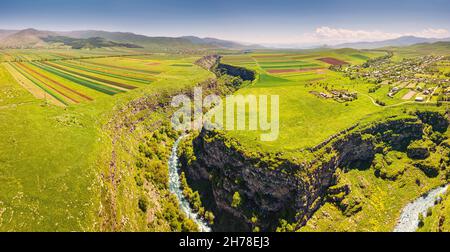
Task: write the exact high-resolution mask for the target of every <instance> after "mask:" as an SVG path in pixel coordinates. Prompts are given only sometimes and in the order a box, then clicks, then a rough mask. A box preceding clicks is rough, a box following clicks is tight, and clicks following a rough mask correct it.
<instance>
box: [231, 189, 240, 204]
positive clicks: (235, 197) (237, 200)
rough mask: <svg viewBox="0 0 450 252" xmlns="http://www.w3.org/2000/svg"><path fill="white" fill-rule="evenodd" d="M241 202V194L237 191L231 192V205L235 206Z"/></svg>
mask: <svg viewBox="0 0 450 252" xmlns="http://www.w3.org/2000/svg"><path fill="white" fill-rule="evenodd" d="M240 204H241V195H240V194H239V192H235V193H234V194H233V201H232V202H231V206H232V207H234V208H237V207H238V206H239V205H240Z"/></svg>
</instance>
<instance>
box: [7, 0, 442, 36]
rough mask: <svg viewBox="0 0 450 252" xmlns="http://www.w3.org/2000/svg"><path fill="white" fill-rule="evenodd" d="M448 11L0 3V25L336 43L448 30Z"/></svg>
mask: <svg viewBox="0 0 450 252" xmlns="http://www.w3.org/2000/svg"><path fill="white" fill-rule="evenodd" d="M449 17H450V4H449V2H448V0H428V1H417V0H409V1H405V0H396V1H387V0H378V1H362V0H360V1H354V0H340V1H337V0H334V1H333V0H322V1H311V0H308V1H299V0H297V1H293V0H279V1H274V0H272V1H268V0H259V1H253V0H247V1H245V0H240V1H236V0H226V1H225V0H221V1H216V0H208V1H200V0H187V1H181V0H179V1H175V0H164V1H162V0H150V1H149V0H147V1H144V0H127V1H117V0H110V1H105V0H77V1H60V0H59V1H56V0H34V1H26V0H22V1H21V0H15V1H4V0H2V1H1V2H0V29H22V28H29V27H33V28H37V29H45V30H58V31H67V30H84V29H96V30H108V31H127V32H135V33H140V34H145V35H151V36H183V35H196V36H201V37H217V38H223V39H231V40H236V41H243V42H250V43H264V44H313V43H316V44H317V43H324V44H325V43H328V44H333V43H340V42H352V41H360V40H381V39H388V38H393V37H398V36H401V35H416V36H424V37H450V33H449V30H450V18H449Z"/></svg>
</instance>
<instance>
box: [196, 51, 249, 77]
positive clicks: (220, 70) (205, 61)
mask: <svg viewBox="0 0 450 252" xmlns="http://www.w3.org/2000/svg"><path fill="white" fill-rule="evenodd" d="M220 59H221V56H219V55H207V56H204V57H202V58H201V59H199V60H197V61H196V62H195V64H197V65H198V66H200V67H202V68H204V69H206V70H208V71H211V72H213V73H215V74H216V75H217V76H218V77H220V76H222V75H229V76H234V77H240V78H241V79H242V80H243V81H253V80H254V79H255V76H256V73H255V72H253V71H252V70H248V69H246V68H243V67H238V66H232V65H227V64H223V63H221V62H220Z"/></svg>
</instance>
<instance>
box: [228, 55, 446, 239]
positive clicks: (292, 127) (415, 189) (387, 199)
mask: <svg viewBox="0 0 450 252" xmlns="http://www.w3.org/2000/svg"><path fill="white" fill-rule="evenodd" d="M384 53H385V52H382V51H373V52H371V51H359V52H355V50H337V51H327V52H317V51H312V52H309V53H299V52H290V53H287V52H282V53H275V52H272V53H264V54H261V53H253V54H246V55H238V56H236V55H229V56H225V57H224V61H225V62H228V63H230V64H236V65H241V66H244V67H248V68H252V69H254V70H255V71H256V72H258V73H259V78H258V80H257V81H255V82H254V83H253V84H252V85H250V86H247V87H245V88H243V89H240V90H239V91H238V92H237V93H238V94H242V95H248V94H253V95H254V94H257V95H279V100H280V108H279V110H280V118H279V121H280V134H279V138H278V139H277V140H276V141H273V142H262V141H260V138H259V136H260V134H261V133H263V131H227V132H226V134H227V136H228V137H230V138H231V139H236V140H237V142H238V143H239V148H241V150H243V151H245V152H248V153H249V154H251V153H252V152H255V150H256V152H258V151H260V152H275V153H282V154H283V155H285V156H286V157H290V158H294V159H297V160H298V158H305V160H307V159H308V158H311V156H310V154H308V153H309V152H308V151H305V149H307V148H309V147H314V146H316V145H317V144H319V143H321V142H322V141H324V140H325V139H327V138H328V137H330V136H332V135H333V134H336V133H337V132H340V131H342V130H344V129H347V128H349V127H351V126H353V125H355V124H361V125H365V124H370V123H373V122H377V121H379V120H382V119H383V118H386V117H388V116H393V115H402V114H404V113H405V111H414V110H416V109H426V107H424V104H420V103H416V102H414V99H412V100H411V99H408V100H405V99H403V97H404V96H405V95H406V94H407V93H408V92H410V90H413V88H414V87H412V88H404V89H401V90H400V91H399V92H398V93H396V94H395V95H394V96H393V97H388V96H387V94H388V93H389V91H390V90H391V89H392V87H393V86H392V85H380V87H379V88H378V89H376V90H375V92H369V90H370V89H371V88H373V87H375V85H376V84H374V83H371V82H369V81H365V80H364V79H358V78H357V79H349V78H346V77H343V76H342V75H341V74H340V73H337V72H334V71H331V70H329V69H328V66H329V64H326V63H324V62H320V61H319V60H318V59H320V58H322V57H328V58H334V59H336V60H340V61H345V62H348V63H351V64H362V63H363V62H365V61H366V60H367V59H369V58H375V57H379V56H381V55H383V54H384ZM430 53H433V54H436V55H441V53H442V54H443V55H448V50H447V51H446V50H444V49H441V48H438V50H437V51H430V50H425V49H424V50H417V51H416V50H415V49H403V48H402V49H398V51H397V50H396V51H394V57H393V60H396V61H397V60H401V59H402V58H404V57H410V56H411V57H412V56H414V57H415V56H421V55H427V54H430ZM301 64H311V65H312V64H314V65H315V67H314V68H310V67H309V66H305V67H302V66H300V65H301ZM442 67H443V68H444V69H445V67H446V66H442ZM273 68H276V69H277V70H279V69H281V70H290V69H292V68H295V69H299V71H297V72H294V71H285V72H283V71H270V70H272V69H273ZM315 68H319V69H320V71H318V70H317V69H315ZM302 69H304V71H301V70H302ZM395 85H397V84H395ZM395 85H394V86H395ZM329 90H348V91H351V92H357V94H358V99H356V100H353V101H350V102H344V103H341V102H337V101H336V100H333V99H324V98H321V97H319V96H317V95H313V94H311V92H312V91H313V92H324V93H328V92H329ZM413 97H414V96H413ZM376 101H378V102H382V103H384V104H385V106H380V105H379V104H377V103H376ZM435 101H436V100H435V98H434V97H433V99H431V100H430V102H431V103H429V104H428V105H431V104H432V103H433V102H435ZM434 107H435V105H434ZM446 108H448V104H444V105H443V106H442V107H441V110H442V111H444V110H445V109H446ZM447 135H448V132H447ZM444 155H445V154H444ZM385 158H386V159H389V160H390V161H389V162H390V165H389V167H387V168H386V170H387V172H388V175H387V176H395V178H396V179H381V178H379V177H377V176H376V175H375V171H374V169H373V168H367V169H360V168H354V169H353V168H346V171H345V172H344V171H341V172H338V173H339V175H338V178H339V182H338V185H337V186H339V185H341V186H342V185H347V186H349V187H350V188H351V193H350V194H349V195H348V196H346V197H345V202H344V203H343V204H345V205H346V206H347V207H348V209H349V210H346V211H343V210H341V209H339V208H338V207H337V206H336V205H335V204H333V203H329V202H326V203H325V204H324V205H323V206H321V207H320V208H319V210H318V211H317V212H315V213H314V215H313V216H312V218H311V219H310V220H309V221H308V222H307V224H306V226H304V227H303V228H302V229H301V230H300V231H392V230H393V228H394V226H395V224H396V221H397V219H398V217H399V216H400V213H401V210H402V208H403V207H404V206H405V205H406V204H407V203H409V202H410V201H412V200H414V199H415V198H417V197H419V196H420V195H421V194H423V193H425V192H427V191H429V190H431V189H433V188H435V187H437V186H440V185H442V184H443V183H445V181H446V178H445V175H443V174H441V175H440V176H438V177H435V178H433V177H432V178H430V177H428V176H426V175H425V174H424V173H423V172H422V171H420V170H419V169H418V168H417V167H414V166H413V165H412V164H413V163H414V161H413V160H411V159H409V158H408V157H407V156H406V154H405V153H404V152H395V151H393V152H389V153H388V154H387V155H386V157H385ZM430 159H433V158H430ZM430 162H434V161H430ZM374 163H376V162H374ZM443 173H445V172H443ZM418 181H419V182H418ZM447 204H448V201H447ZM442 208H443V209H444V207H442ZM352 211H354V212H352ZM436 211H437V210H436ZM439 211H441V212H442V211H447V210H439ZM441 215H442V214H441ZM433 218H434V219H433ZM433 218H430V220H427V224H426V227H424V230H427V229H431V228H430V226H432V222H434V225H435V226H436V222H437V220H436V217H433ZM434 229H436V227H434Z"/></svg>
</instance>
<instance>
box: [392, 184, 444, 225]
mask: <svg viewBox="0 0 450 252" xmlns="http://www.w3.org/2000/svg"><path fill="white" fill-rule="evenodd" d="M447 189H448V185H446V186H441V187H438V188H435V189H433V190H431V191H429V192H428V193H427V194H425V195H423V196H421V197H420V198H418V199H416V200H415V201H413V202H411V203H409V204H408V205H406V207H405V208H403V210H402V214H401V216H400V219H399V221H398V222H397V226H396V227H395V228H394V232H415V231H416V230H417V227H418V225H419V213H422V214H423V216H424V217H425V216H426V214H427V210H428V208H430V207H432V206H434V202H435V200H436V198H437V197H439V196H440V195H442V194H444V193H445V192H446V191H447Z"/></svg>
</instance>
